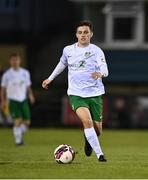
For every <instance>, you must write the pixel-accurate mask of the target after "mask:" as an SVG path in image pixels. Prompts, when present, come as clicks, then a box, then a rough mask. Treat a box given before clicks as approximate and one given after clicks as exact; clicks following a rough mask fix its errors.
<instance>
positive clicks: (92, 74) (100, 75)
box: [91, 72, 102, 79]
mask: <svg viewBox="0 0 148 180" xmlns="http://www.w3.org/2000/svg"><path fill="white" fill-rule="evenodd" d="M91 77H92V78H93V79H98V78H102V74H101V73H100V72H93V73H91Z"/></svg>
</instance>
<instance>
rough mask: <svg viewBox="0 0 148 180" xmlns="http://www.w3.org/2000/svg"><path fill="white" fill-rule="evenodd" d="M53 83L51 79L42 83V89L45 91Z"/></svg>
mask: <svg viewBox="0 0 148 180" xmlns="http://www.w3.org/2000/svg"><path fill="white" fill-rule="evenodd" d="M50 83H51V81H50V80H49V79H45V80H44V81H43V82H42V87H43V88H44V89H48V85H49V84H50Z"/></svg>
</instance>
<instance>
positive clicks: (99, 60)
mask: <svg viewBox="0 0 148 180" xmlns="http://www.w3.org/2000/svg"><path fill="white" fill-rule="evenodd" d="M67 66H68V91H67V93H68V95H75V96H80V97H94V96H99V95H102V94H104V93H105V90H104V85H103V83H102V78H98V79H93V78H92V76H91V73H93V72H100V73H101V74H102V75H103V76H104V77H106V76H108V68H107V64H106V60H105V56H104V53H103V51H102V50H101V49H100V48H99V47H97V46H96V45H94V44H89V45H88V46H87V47H83V48H82V47H78V44H77V43H75V44H73V45H70V46H66V47H65V48H64V50H63V54H62V57H61V58H60V62H59V64H58V65H57V67H56V68H55V70H54V71H53V73H52V74H51V76H50V77H49V78H48V79H49V80H53V79H54V78H55V77H56V76H57V75H58V74H60V73H61V72H62V71H63V70H64V69H65V67H67Z"/></svg>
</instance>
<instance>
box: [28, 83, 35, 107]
mask: <svg viewBox="0 0 148 180" xmlns="http://www.w3.org/2000/svg"><path fill="white" fill-rule="evenodd" d="M28 98H29V101H30V103H31V104H34V103H35V97H34V94H33V91H32V88H31V86H29V87H28Z"/></svg>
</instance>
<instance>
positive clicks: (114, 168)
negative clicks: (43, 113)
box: [0, 128, 148, 179]
mask: <svg viewBox="0 0 148 180" xmlns="http://www.w3.org/2000/svg"><path fill="white" fill-rule="evenodd" d="M100 141H101V144H102V147H103V151H104V152H105V155H106V157H107V159H108V162H107V163H100V162H98V161H97V159H96V156H95V154H94V153H93V155H92V156H91V157H86V156H85V155H84V152H83V145H84V142H83V134H82V131H81V130H79V129H30V131H29V132H28V133H27V134H26V135H25V145H24V146H21V147H16V146H15V145H14V142H13V136H12V131H11V129H3V128H1V129H0V178H32V179H33V178H48V179H49V178H59V179H60V178H64V179H66V178H67V179H69V178H83V179H86V178H92V179H93V178H96V179H99V178H101V179H103V178H112V179H113V178H148V132H147V131H133V130H129V131H115V130H114V131H113V130H112V131H111V130H110V131H109V130H105V131H104V133H103V135H102V137H101V139H100ZM62 143H65V144H69V145H71V146H73V147H74V148H75V149H76V150H77V151H78V154H76V157H75V160H74V161H73V163H72V164H67V165H63V164H57V163H56V162H55V161H54V158H53V152H54V149H55V148H56V147H57V146H58V145H59V144H62Z"/></svg>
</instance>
